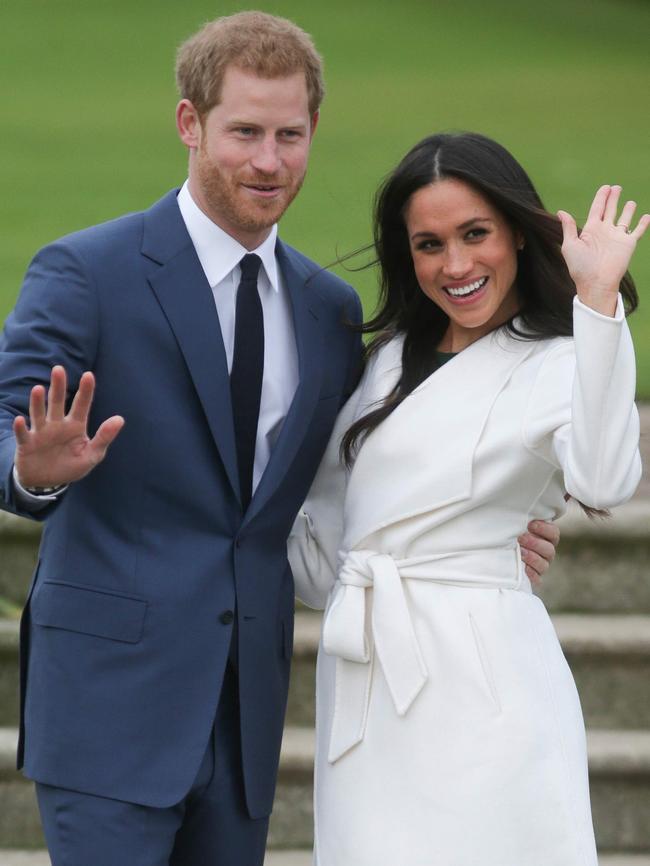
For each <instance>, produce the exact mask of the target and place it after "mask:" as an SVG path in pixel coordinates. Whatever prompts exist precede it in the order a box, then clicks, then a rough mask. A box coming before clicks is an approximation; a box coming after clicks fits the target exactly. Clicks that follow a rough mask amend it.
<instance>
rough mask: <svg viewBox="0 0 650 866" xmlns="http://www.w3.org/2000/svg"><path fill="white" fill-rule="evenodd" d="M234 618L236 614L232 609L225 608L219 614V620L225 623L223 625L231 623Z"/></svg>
mask: <svg viewBox="0 0 650 866" xmlns="http://www.w3.org/2000/svg"><path fill="white" fill-rule="evenodd" d="M234 618H235V614H234V613H233V612H232V611H231V610H224V612H223V613H222V614H220V615H219V622H220V623H223V625H230V623H231V622H232V621H233V620H234Z"/></svg>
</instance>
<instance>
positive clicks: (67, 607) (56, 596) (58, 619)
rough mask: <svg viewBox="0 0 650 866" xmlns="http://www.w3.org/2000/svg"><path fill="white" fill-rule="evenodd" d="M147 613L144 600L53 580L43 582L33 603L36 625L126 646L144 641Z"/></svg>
mask: <svg viewBox="0 0 650 866" xmlns="http://www.w3.org/2000/svg"><path fill="white" fill-rule="evenodd" d="M146 612H147V602H146V601H145V600H144V599H141V598H134V597H133V596H127V595H118V594H116V593H113V592H108V591H107V590H97V589H91V588H89V587H83V586H77V585H76V584H72V583H63V582H60V581H54V580H47V581H44V583H43V584H42V585H41V586H40V587H39V590H38V592H37V593H35V594H34V596H33V598H32V603H31V619H32V623H34V624H35V625H40V626H43V627H45V628H59V629H64V630H65V631H73V632H78V633H79V634H88V635H93V636H94V637H101V638H106V639H107V640H114V641H121V642H123V643H138V641H139V640H140V639H141V638H142V633H143V630H144V619H145V615H146Z"/></svg>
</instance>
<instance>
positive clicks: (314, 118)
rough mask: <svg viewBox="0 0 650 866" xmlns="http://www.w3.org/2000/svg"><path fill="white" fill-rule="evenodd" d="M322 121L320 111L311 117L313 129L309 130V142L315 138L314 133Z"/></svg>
mask: <svg viewBox="0 0 650 866" xmlns="http://www.w3.org/2000/svg"><path fill="white" fill-rule="evenodd" d="M319 119H320V111H315V112H314V113H313V114H312V116H311V128H310V130H309V140H310V141H311V139H312V138H313V137H314V133H315V132H316V127H317V126H318V121H319Z"/></svg>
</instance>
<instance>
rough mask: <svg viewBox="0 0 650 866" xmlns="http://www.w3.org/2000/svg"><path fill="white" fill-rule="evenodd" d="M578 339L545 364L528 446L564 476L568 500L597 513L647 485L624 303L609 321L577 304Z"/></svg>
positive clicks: (532, 399) (529, 414)
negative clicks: (641, 484)
mask: <svg viewBox="0 0 650 866" xmlns="http://www.w3.org/2000/svg"><path fill="white" fill-rule="evenodd" d="M573 319H574V339H573V340H566V341H563V342H562V343H561V344H560V345H559V346H556V347H555V348H553V349H552V350H551V351H550V352H549V353H548V355H547V357H546V358H545V360H544V362H543V364H542V366H541V368H540V370H539V372H538V375H537V378H536V380H535V383H534V386H533V388H532V391H531V393H530V396H529V399H528V404H527V409H526V413H525V416H524V424H523V431H522V432H523V438H524V442H525V443H526V445H527V447H528V448H529V449H530V450H531V451H533V452H534V453H536V454H537V455H539V456H541V457H542V458H544V459H545V460H547V461H548V462H550V463H551V464H552V465H554V466H555V467H557V468H558V469H559V470H561V471H562V472H563V474H564V483H565V488H566V491H567V493H569V494H570V495H571V496H573V497H574V498H575V499H577V500H578V501H579V502H581V503H583V504H584V505H588V506H590V507H592V508H611V507H613V506H615V505H618V504H620V503H621V502H625V501H626V500H627V499H629V498H630V497H631V496H632V494H633V493H634V491H635V490H636V487H637V485H638V483H639V480H640V478H641V457H640V455H639V414H638V411H637V408H636V406H635V405H634V393H635V385H636V370H635V358H634V348H633V346H632V338H631V335H630V332H629V329H628V326H627V322H626V320H625V314H624V310H623V302H622V300H621V298H620V296H619V299H618V305H617V310H616V314H615V315H614V316H613V317H610V316H603V315H601V314H600V313H597V312H596V311H595V310H592V309H591V308H589V307H587V306H585V305H584V304H582V303H581V302H580V300H579V299H578V298H576V299H575V300H574V310H573Z"/></svg>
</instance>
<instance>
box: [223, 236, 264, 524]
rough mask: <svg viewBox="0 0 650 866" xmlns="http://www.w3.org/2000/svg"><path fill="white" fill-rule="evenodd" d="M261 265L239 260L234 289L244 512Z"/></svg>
mask: <svg viewBox="0 0 650 866" xmlns="http://www.w3.org/2000/svg"><path fill="white" fill-rule="evenodd" d="M261 264H262V260H261V259H260V257H259V256H256V255H253V254H250V253H249V254H248V255H245V256H244V258H243V259H242V260H241V262H240V263H239V265H240V268H241V280H240V282H239V288H238V289H237V307H236V313H235V348H234V352H233V358H232V369H231V371H230V394H231V399H232V413H233V421H234V425H235V444H236V447H237V464H238V468H239V487H240V490H241V497H242V508H243V509H244V511H246V509H247V508H248V505H249V503H250V501H251V498H252V496H253V465H254V463H255V440H256V438H257V420H258V418H259V414H260V399H261V396H262V376H263V373H264V315H263V313H262V302H261V301H260V296H259V293H258V291H257V275H258V274H259V270H260V265H261Z"/></svg>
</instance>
